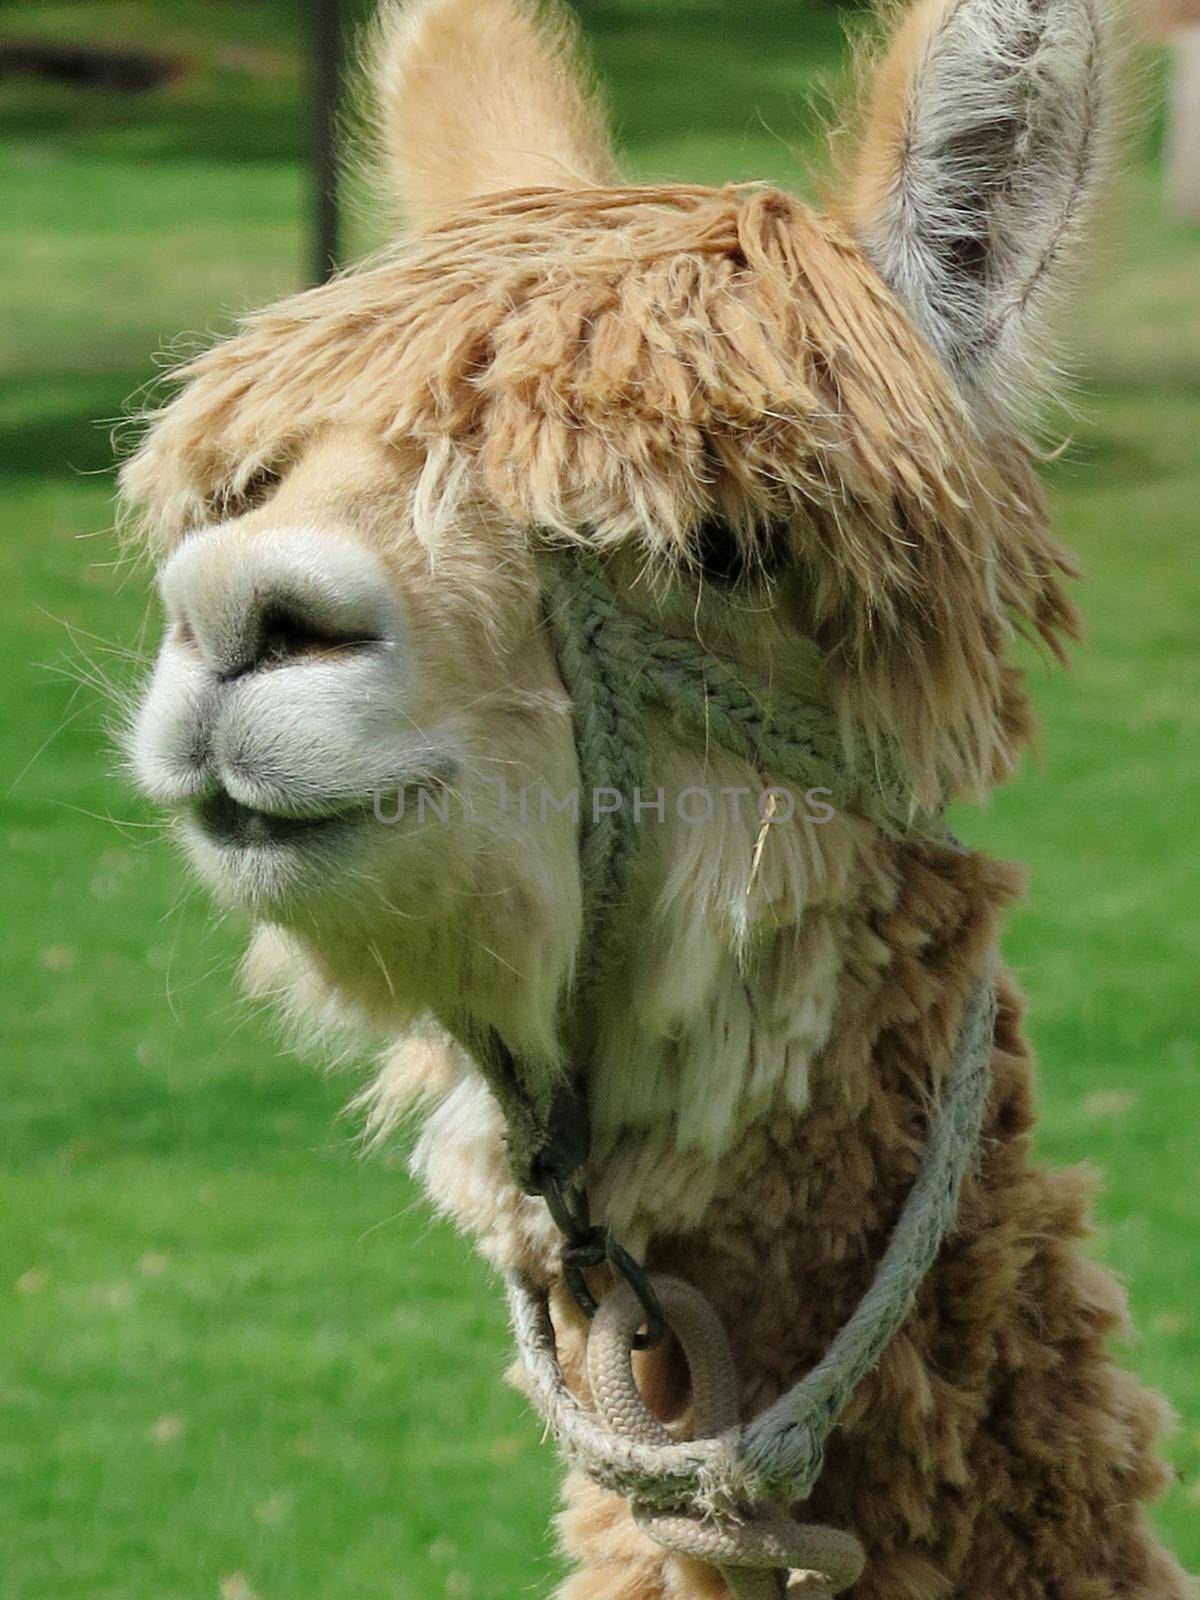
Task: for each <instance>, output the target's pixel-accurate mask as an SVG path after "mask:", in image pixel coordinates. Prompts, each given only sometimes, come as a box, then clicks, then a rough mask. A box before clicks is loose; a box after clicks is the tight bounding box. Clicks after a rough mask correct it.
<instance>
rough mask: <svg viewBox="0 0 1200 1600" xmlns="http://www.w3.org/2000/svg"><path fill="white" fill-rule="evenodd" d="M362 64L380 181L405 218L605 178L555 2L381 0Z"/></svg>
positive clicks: (565, 22) (590, 110) (575, 55)
mask: <svg viewBox="0 0 1200 1600" xmlns="http://www.w3.org/2000/svg"><path fill="white" fill-rule="evenodd" d="M371 67H372V76H373V82H374V91H375V106H376V112H377V118H378V123H379V133H380V144H381V146H382V153H383V156H384V160H385V162H386V165H387V169H388V175H389V178H390V186H391V189H392V193H393V196H394V198H395V199H396V201H397V202H398V203H399V205H400V208H401V210H402V212H403V213H404V215H405V216H406V217H407V218H408V219H409V220H410V221H412V222H415V223H418V224H419V223H422V222H428V221H433V220H436V219H437V218H438V217H439V216H442V215H445V214H446V213H447V212H448V211H452V210H454V209H455V207H457V206H459V205H461V204H462V203H463V202H464V201H466V200H470V199H472V198H473V197H474V196H476V195H483V194H493V193H498V192H500V191H502V190H505V189H520V188H531V187H533V186H535V185H542V184H545V185H551V186H553V187H557V188H577V187H582V186H585V185H587V184H592V183H602V182H605V181H606V180H609V179H611V178H612V176H613V166H614V163H613V157H612V153H611V149H610V145H609V141H608V137H607V133H606V131H605V123H604V118H603V116H602V115H601V113H600V110H599V107H598V105H597V103H596V100H595V98H594V96H593V94H592V93H591V92H590V90H589V87H588V85H587V82H586V76H585V73H584V70H583V66H582V61H581V58H580V51H579V39H578V28H577V26H576V24H575V21H574V19H573V17H572V16H571V14H570V13H569V12H568V11H567V9H566V6H565V5H563V4H559V3H558V0H549V3H546V4H541V3H539V0H409V3H403V0H385V4H384V5H383V7H382V8H381V10H380V13H379V17H378V21H377V25H376V35H375V39H374V41H373V44H372V47H371Z"/></svg>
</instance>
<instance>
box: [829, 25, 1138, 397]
mask: <svg viewBox="0 0 1200 1600" xmlns="http://www.w3.org/2000/svg"><path fill="white" fill-rule="evenodd" d="M1105 3H1106V0H918V4H917V5H916V7H915V8H914V9H913V11H911V12H910V13H909V15H908V16H907V17H906V18H905V20H904V22H903V23H902V25H901V27H900V29H899V31H898V32H897V34H896V37H895V38H894V40H893V42H892V44H891V47H890V49H889V51H888V53H887V54H886V55H885V57H884V59H883V62H882V65H881V66H880V68H879V69H878V71H877V73H876V75H875V81H874V85H873V88H872V90H871V92H870V95H869V99H868V104H867V106H866V108H865V119H864V126H863V134H862V139H861V143H860V146H859V149H858V152H857V160H856V167H855V171H854V173H853V176H852V181H851V184H850V190H849V194H848V196H847V201H846V204H847V209H848V213H849V215H848V220H849V223H850V226H851V228H852V230H853V231H854V233H855V234H856V236H857V238H858V240H859V242H860V244H861V245H862V247H863V248H864V250H865V251H866V253H867V255H868V256H869V257H870V258H871V260H872V261H873V262H874V264H875V266H876V267H877V269H878V270H879V272H880V274H881V275H882V277H883V278H884V279H885V280H886V282H887V283H888V284H889V285H890V286H891V288H892V289H893V290H894V291H895V293H896V295H897V296H898V297H899V299H900V300H901V301H902V302H903V303H904V305H905V306H906V308H907V309H908V311H909V313H910V315H911V316H912V317H913V319H914V321H915V322H916V324H917V326H918V327H919V328H920V330H921V332H922V333H923V334H924V335H925V337H926V338H927V339H928V340H929V342H930V343H931V344H932V345H933V347H934V349H935V350H936V351H937V353H938V354H939V355H940V356H941V358H942V360H943V362H944V363H945V365H946V366H947V367H948V368H949V370H950V372H951V374H952V376H953V377H954V379H955V381H956V382H957V384H958V386H959V388H960V390H961V391H962V392H963V393H964V395H965V396H966V398H967V400H968V402H969V403H970V404H971V406H972V409H973V410H975V412H976V414H977V415H978V416H979V417H980V419H981V420H983V421H984V422H985V423H999V424H1001V425H1005V424H1008V423H1010V422H1012V421H1014V420H1020V418H1021V416H1022V413H1023V412H1024V410H1025V409H1026V407H1027V406H1028V403H1029V401H1030V400H1031V399H1032V398H1033V397H1034V396H1035V395H1036V392H1037V389H1038V386H1039V382H1040V380H1041V379H1042V378H1043V376H1044V370H1045V366H1046V360H1047V350H1046V340H1047V334H1048V332H1049V324H1050V322H1051V320H1052V316H1053V312H1054V310H1055V303H1056V300H1057V298H1058V297H1059V292H1060V291H1061V289H1062V288H1063V286H1064V284H1066V283H1069V281H1070V279H1071V275H1072V268H1073V267H1074V266H1075V265H1076V264H1077V261H1078V258H1079V245H1080V235H1081V230H1082V227H1083V225H1084V223H1085V222H1086V220H1087V216H1088V212H1089V210H1090V203H1091V201H1092V200H1093V199H1094V197H1095V192H1096V189H1097V186H1098V183H1099V181H1100V179H1101V177H1102V175H1103V173H1104V170H1105V167H1106V156H1107V147H1108V145H1109V131H1110V125H1111V122H1112V112H1111V107H1110V102H1111V100H1112V98H1113V95H1112V90H1111V85H1110V77H1111V63H1110V59H1109V57H1110V53H1111V50H1112V44H1111V41H1110V39H1109V37H1108V29H1107V28H1106V26H1105V21H1104V18H1103V16H1102V13H1101V10H1100V8H1101V6H1102V5H1103V4H1105Z"/></svg>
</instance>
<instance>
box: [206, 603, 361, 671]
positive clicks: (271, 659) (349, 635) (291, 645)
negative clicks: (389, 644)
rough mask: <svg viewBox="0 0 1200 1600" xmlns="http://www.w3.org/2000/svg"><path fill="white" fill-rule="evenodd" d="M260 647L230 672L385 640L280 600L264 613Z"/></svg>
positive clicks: (346, 651) (351, 649)
mask: <svg viewBox="0 0 1200 1600" xmlns="http://www.w3.org/2000/svg"><path fill="white" fill-rule="evenodd" d="M258 629H259V631H258V640H257V648H256V649H255V650H254V653H253V657H252V659H251V660H250V661H248V662H247V664H246V665H245V666H244V667H241V668H238V669H235V670H234V671H233V672H229V673H226V674H225V676H226V677H231V678H232V677H240V676H241V675H242V673H243V672H248V671H254V670H256V669H258V668H261V667H271V666H284V665H290V664H292V663H294V662H297V661H301V660H304V659H314V660H328V659H331V658H333V657H337V656H343V655H348V654H351V653H353V652H354V651H357V650H363V649H368V648H370V647H371V646H373V645H379V644H381V643H382V642H383V641H382V639H381V638H380V636H379V634H378V633H374V632H371V631H369V630H366V629H363V628H361V627H346V628H339V627H337V626H336V625H335V624H332V623H331V622H330V620H329V619H328V618H327V617H316V616H313V615H312V614H310V613H309V612H308V610H307V609H306V608H305V607H304V606H303V605H301V604H297V603H294V602H293V603H289V602H287V601H281V600H276V601H274V602H272V603H271V604H269V605H268V606H267V607H266V608H265V609H264V610H263V612H262V615H261V617H260V619H259V624H258Z"/></svg>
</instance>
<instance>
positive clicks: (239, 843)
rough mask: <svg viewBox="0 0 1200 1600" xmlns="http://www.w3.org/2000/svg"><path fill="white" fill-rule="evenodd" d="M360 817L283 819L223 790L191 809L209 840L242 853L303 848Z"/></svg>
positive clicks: (347, 813) (350, 813)
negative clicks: (280, 847)
mask: <svg viewBox="0 0 1200 1600" xmlns="http://www.w3.org/2000/svg"><path fill="white" fill-rule="evenodd" d="M361 815H362V813H361V810H360V809H359V808H357V807H354V808H351V809H347V810H343V811H335V812H332V813H330V814H328V815H326V816H318V817H287V816H280V815H278V814H277V813H272V812H269V811H256V810H255V809H254V808H253V807H252V806H244V805H242V804H241V802H240V801H238V800H235V799H234V798H233V796H232V795H230V794H227V793H226V792H225V790H223V789H222V790H221V791H219V793H217V794H213V795H209V796H207V797H206V798H205V799H204V800H201V801H199V802H198V803H197V804H196V805H195V806H194V807H193V809H192V816H193V817H194V819H195V821H196V822H197V824H198V825H199V827H200V828H201V829H202V830H203V831H204V833H205V834H206V835H207V836H208V838H210V839H212V840H213V841H214V842H215V843H217V844H223V845H229V846H231V847H233V848H234V849H239V850H247V849H253V848H254V847H255V846H258V847H262V846H264V845H266V846H278V845H288V844H303V843H304V842H305V841H306V840H309V839H312V838H314V837H315V836H317V835H323V834H328V833H329V832H331V831H333V830H335V829H337V828H340V827H344V826H345V825H346V824H347V823H349V822H351V821H354V820H356V819H357V818H359V817H360V816H361Z"/></svg>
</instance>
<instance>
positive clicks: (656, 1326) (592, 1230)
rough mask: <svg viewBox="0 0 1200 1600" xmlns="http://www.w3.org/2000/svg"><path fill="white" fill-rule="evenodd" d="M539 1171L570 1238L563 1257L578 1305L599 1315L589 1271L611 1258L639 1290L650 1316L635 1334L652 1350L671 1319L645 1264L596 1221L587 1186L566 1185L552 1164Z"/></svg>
mask: <svg viewBox="0 0 1200 1600" xmlns="http://www.w3.org/2000/svg"><path fill="white" fill-rule="evenodd" d="M535 1171H536V1173H537V1182H538V1185H539V1189H540V1192H541V1195H542V1197H543V1199H544V1200H545V1202H546V1208H547V1210H548V1211H549V1212H550V1216H551V1218H552V1219H553V1221H554V1225H555V1227H556V1228H557V1229H558V1230H559V1232H560V1233H561V1234H562V1236H563V1239H564V1241H565V1243H564V1244H563V1248H562V1258H561V1259H562V1268H563V1280H564V1282H565V1283H566V1285H567V1288H568V1289H569V1290H570V1291H571V1295H572V1297H573V1299H574V1300H575V1303H576V1305H578V1307H579V1309H580V1310H581V1311H582V1312H583V1314H584V1316H585V1317H586V1318H587V1319H588V1321H589V1322H590V1321H591V1320H592V1318H593V1317H594V1316H595V1315H596V1312H597V1310H598V1309H599V1302H598V1301H597V1299H596V1297H595V1295H594V1294H593V1293H592V1291H591V1289H589V1288H588V1283H587V1278H586V1277H585V1276H584V1274H585V1273H586V1272H587V1271H588V1270H589V1269H590V1268H592V1267H598V1266H600V1264H601V1263H602V1262H605V1261H606V1262H607V1263H608V1265H609V1266H610V1267H611V1268H612V1269H613V1271H614V1272H615V1273H616V1274H617V1276H618V1277H619V1278H623V1279H624V1280H625V1282H626V1283H627V1284H628V1285H629V1287H630V1288H631V1289H632V1290H633V1292H634V1294H635V1295H636V1296H637V1300H638V1304H639V1305H640V1306H641V1308H642V1311H643V1313H644V1314H645V1318H646V1326H645V1331H644V1332H642V1331H639V1332H638V1333H637V1334H636V1335H635V1336H634V1349H635V1350H652V1349H653V1348H654V1347H655V1345H657V1344H658V1343H659V1342H660V1340H661V1339H662V1336H663V1334H664V1333H665V1332H666V1320H665V1318H664V1317H663V1310H662V1306H661V1305H660V1304H659V1300H658V1296H657V1294H655V1292H654V1286H653V1284H652V1283H651V1282H650V1278H649V1275H648V1274H647V1273H646V1270H645V1268H644V1267H642V1265H641V1263H640V1262H638V1261H636V1260H635V1259H634V1258H633V1256H631V1255H630V1253H629V1251H628V1250H626V1248H625V1246H624V1245H622V1244H620V1243H618V1241H617V1240H616V1239H614V1238H613V1236H612V1234H611V1233H610V1232H609V1231H608V1229H607V1228H603V1227H600V1226H598V1225H596V1224H594V1223H593V1222H592V1220H591V1212H590V1210H589V1207H588V1198H587V1192H586V1190H584V1189H582V1188H579V1187H571V1186H569V1185H568V1184H566V1183H564V1182H563V1180H562V1179H561V1178H560V1177H559V1176H558V1174H557V1173H555V1172H554V1171H553V1170H551V1169H550V1168H549V1166H548V1164H546V1163H538V1164H535Z"/></svg>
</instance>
